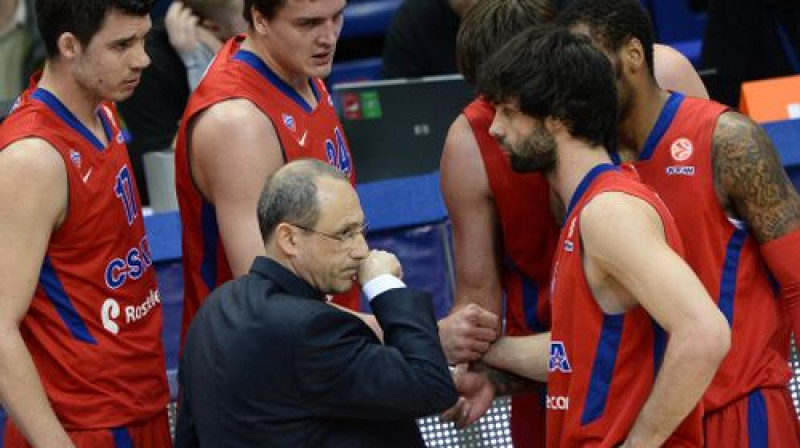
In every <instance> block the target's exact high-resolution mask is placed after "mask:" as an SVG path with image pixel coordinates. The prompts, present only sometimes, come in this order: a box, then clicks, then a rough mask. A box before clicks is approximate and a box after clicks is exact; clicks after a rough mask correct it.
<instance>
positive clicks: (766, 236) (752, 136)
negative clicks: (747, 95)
mask: <svg viewBox="0 0 800 448" xmlns="http://www.w3.org/2000/svg"><path fill="white" fill-rule="evenodd" d="M712 157H713V159H712V160H713V164H714V187H715V188H716V191H717V196H718V197H719V198H720V203H721V204H722V205H723V207H724V208H725V210H726V212H728V214H729V215H730V216H735V217H737V218H739V219H742V220H744V221H745V222H747V225H748V227H749V228H750V231H751V232H752V233H753V235H754V236H755V238H756V240H757V241H758V242H759V244H760V245H761V253H762V255H763V256H764V261H765V262H766V263H767V266H768V267H769V269H770V271H771V273H772V275H773V276H774V277H775V279H776V280H777V281H778V283H779V284H780V285H781V295H782V297H783V299H784V302H783V303H784V306H785V307H786V312H787V313H788V315H789V316H790V320H791V326H792V331H793V332H794V334H795V340H797V339H798V338H799V337H800V271H798V269H797V266H798V265H800V196H798V194H797V191H795V189H794V186H793V185H792V183H791V182H790V181H789V178H788V176H787V175H786V172H785V171H784V169H783V166H782V165H781V162H780V160H779V158H778V155H777V153H776V151H775V148H774V147H773V145H772V142H771V141H770V140H769V137H767V135H766V133H765V132H764V130H763V129H762V128H761V127H760V126H758V125H757V124H755V123H753V122H752V121H751V120H750V119H749V118H747V117H745V116H743V115H740V114H738V113H733V112H730V113H725V114H723V115H722V116H720V118H719V121H718V123H717V127H716V129H715V130H714V143H713V153H712Z"/></svg>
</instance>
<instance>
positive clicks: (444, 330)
mask: <svg viewBox="0 0 800 448" xmlns="http://www.w3.org/2000/svg"><path fill="white" fill-rule="evenodd" d="M499 334H500V318H499V317H497V315H495V314H494V313H492V312H491V311H487V310H485V309H483V308H481V307H479V306H478V305H475V304H469V305H467V306H465V307H463V308H461V309H458V310H456V311H454V312H452V313H451V314H450V315H449V316H447V317H445V318H443V319H442V320H440V321H439V340H440V341H441V343H442V348H443V349H444V353H445V356H446V357H447V361H448V362H450V363H451V364H456V363H461V362H470V361H477V360H479V359H481V357H482V356H483V354H484V353H486V351H487V350H489V345H491V343H492V342H494V341H495V339H497V337H498V335H499Z"/></svg>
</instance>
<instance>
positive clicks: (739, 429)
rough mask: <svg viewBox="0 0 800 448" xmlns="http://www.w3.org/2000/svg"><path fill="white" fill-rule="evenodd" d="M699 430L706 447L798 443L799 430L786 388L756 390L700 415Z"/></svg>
mask: <svg viewBox="0 0 800 448" xmlns="http://www.w3.org/2000/svg"><path fill="white" fill-rule="evenodd" d="M755 393H758V394H760V396H759V397H755V396H753V394H755ZM703 430H704V431H705V433H704V434H703V435H704V438H705V447H706V448H750V447H752V448H756V447H766V446H769V447H781V448H796V447H798V446H800V444H798V440H800V439H798V434H800V429H799V428H798V422H797V418H796V417H795V411H794V405H793V404H792V398H791V397H790V396H789V390H788V389H786V388H778V389H772V388H769V389H759V390H757V391H756V392H753V393H751V395H747V396H743V397H741V398H739V399H738V400H737V401H735V402H733V403H731V404H729V405H728V406H725V407H724V408H722V409H720V410H719V411H717V412H712V413H709V414H706V415H704V416H703ZM765 438H766V440H765Z"/></svg>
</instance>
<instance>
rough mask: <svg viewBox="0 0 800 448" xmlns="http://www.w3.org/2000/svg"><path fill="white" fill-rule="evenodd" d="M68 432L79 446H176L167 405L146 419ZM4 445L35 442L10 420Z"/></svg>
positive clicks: (22, 447)
mask: <svg viewBox="0 0 800 448" xmlns="http://www.w3.org/2000/svg"><path fill="white" fill-rule="evenodd" d="M67 435H68V436H69V438H70V440H72V443H74V444H75V446H76V447H78V448H84V447H86V448H89V447H91V448H123V447H126V446H129V445H126V442H131V443H132V445H130V446H132V447H133V448H169V447H171V446H172V438H171V437H170V434H169V416H168V415H167V411H166V408H164V412H162V413H160V414H158V415H156V416H155V417H153V418H151V419H150V420H147V421H145V422H142V423H135V424H132V425H128V426H126V427H122V428H114V429H106V428H104V429H96V430H88V431H87V430H84V431H67ZM115 437H116V440H115ZM117 442H119V443H117ZM3 447H4V448H30V447H31V445H30V444H29V443H28V442H27V441H26V440H25V438H24V437H23V436H22V434H20V432H19V430H18V429H17V428H16V427H15V426H14V424H13V423H11V421H10V420H9V421H8V422H7V423H6V431H5V436H4V437H3Z"/></svg>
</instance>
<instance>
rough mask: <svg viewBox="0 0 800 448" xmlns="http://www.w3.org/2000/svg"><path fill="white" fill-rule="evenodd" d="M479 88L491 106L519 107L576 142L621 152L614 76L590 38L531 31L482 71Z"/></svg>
mask: <svg viewBox="0 0 800 448" xmlns="http://www.w3.org/2000/svg"><path fill="white" fill-rule="evenodd" d="M477 87H478V91H479V92H480V93H481V94H482V95H483V96H484V97H485V98H486V99H487V100H488V101H491V102H492V103H495V104H499V103H509V102H515V101H517V102H518V103H519V109H520V111H522V113H524V114H525V115H528V116H530V117H533V118H536V119H539V120H544V119H546V118H553V119H557V120H559V121H560V122H562V123H563V124H564V125H565V126H566V128H567V129H568V130H569V132H570V134H571V135H572V136H573V137H575V138H579V139H581V140H584V141H586V142H587V143H589V144H591V145H601V146H604V147H606V148H608V149H613V148H615V147H616V144H615V142H616V127H617V90H616V80H615V76H614V70H613V68H612V66H611V61H609V59H608V57H606V55H605V54H603V53H602V52H601V51H600V50H599V49H597V48H596V47H595V46H594V45H593V44H592V42H591V40H590V39H589V38H588V37H586V36H582V35H576V34H573V33H571V32H569V30H567V29H565V28H561V27H555V26H550V25H544V26H539V27H534V28H531V29H528V30H526V31H524V32H522V33H521V34H519V35H517V36H516V37H515V38H514V39H512V40H511V41H510V42H509V43H508V44H507V45H505V46H503V48H502V49H500V51H499V52H497V53H496V54H495V55H493V56H492V57H490V58H489V60H488V61H486V62H485V63H484V64H483V65H482V66H481V71H480V74H479V76H478V83H477Z"/></svg>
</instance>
